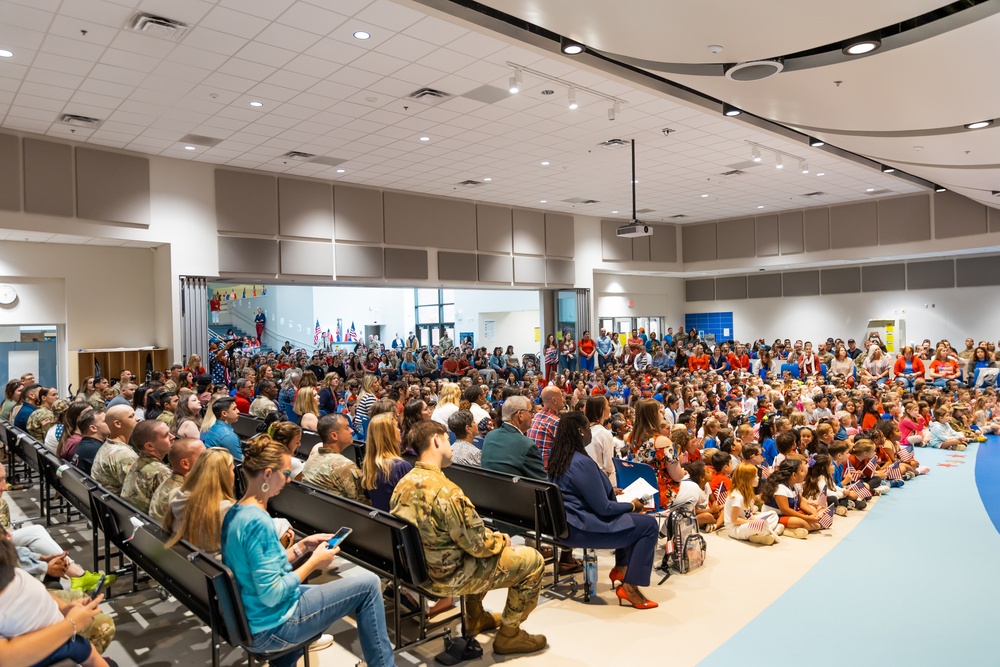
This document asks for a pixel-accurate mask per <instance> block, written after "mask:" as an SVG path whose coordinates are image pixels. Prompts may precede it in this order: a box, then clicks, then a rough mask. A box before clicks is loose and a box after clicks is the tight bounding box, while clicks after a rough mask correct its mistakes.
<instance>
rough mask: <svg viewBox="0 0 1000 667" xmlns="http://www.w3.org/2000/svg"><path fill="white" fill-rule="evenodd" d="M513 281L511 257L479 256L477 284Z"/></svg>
mask: <svg viewBox="0 0 1000 667" xmlns="http://www.w3.org/2000/svg"><path fill="white" fill-rule="evenodd" d="M513 281H514V262H513V259H512V258H511V257H503V256H499V255H479V282H481V283H511V282H513Z"/></svg>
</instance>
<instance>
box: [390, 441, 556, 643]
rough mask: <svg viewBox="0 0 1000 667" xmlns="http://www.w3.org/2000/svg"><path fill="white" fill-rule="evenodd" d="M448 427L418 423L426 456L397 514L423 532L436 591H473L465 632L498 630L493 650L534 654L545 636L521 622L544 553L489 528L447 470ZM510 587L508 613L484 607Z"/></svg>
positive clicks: (401, 487)
mask: <svg viewBox="0 0 1000 667" xmlns="http://www.w3.org/2000/svg"><path fill="white" fill-rule="evenodd" d="M447 433H448V432H447V430H445V428H444V426H442V425H441V424H439V423H437V422H434V421H424V422H419V423H417V424H415V425H414V426H413V427H412V429H411V432H410V433H408V434H407V440H408V441H409V444H410V446H411V447H413V448H414V449H415V450H416V451H417V454H418V456H419V460H418V461H417V463H416V466H415V467H414V469H413V470H411V471H410V472H409V473H407V474H406V476H405V477H403V479H401V480H400V481H399V483H398V484H397V485H396V489H395V490H394V491H393V494H392V500H391V501H390V502H391V510H392V514H394V515H395V516H397V517H399V518H400V519H403V520H404V521H406V522H407V523H410V524H413V525H414V526H416V527H417V529H418V530H419V532H420V537H421V540H422V542H423V546H424V555H425V558H426V560H427V571H428V575H429V576H430V580H431V583H430V584H429V585H428V586H427V588H428V590H430V591H431V592H433V593H434V594H436V595H440V596H442V597H443V596H448V595H463V596H465V599H464V602H465V612H466V618H465V619H464V623H463V625H464V629H465V634H466V635H467V636H470V637H474V636H475V635H477V634H479V633H480V632H483V631H485V630H491V629H493V628H498V631H497V635H496V638H495V639H494V640H493V652H494V653H498V654H501V655H504V654H515V653H532V652H534V651H539V650H541V649H543V648H545V644H546V639H545V637H544V635H530V634H528V633H527V632H525V631H524V630H522V629H521V623H522V622H523V621H524V619H525V618H527V617H528V614H530V613H531V611H532V610H533V609H534V608H535V605H537V604H538V593H539V590H540V589H541V586H542V570H543V568H544V566H545V562H544V560H543V559H542V555H541V554H540V553H538V552H537V551H535V550H534V549H532V548H530V547H517V546H511V544H510V537H509V536H507V535H505V534H503V533H498V532H494V531H492V530H488V529H487V528H486V527H485V526H484V525H483V520H482V519H481V518H480V517H479V515H478V514H477V513H476V508H475V507H474V506H473V505H472V502H471V501H470V500H469V499H468V498H467V497H466V496H465V494H464V493H462V489H460V488H459V487H458V486H457V485H456V484H454V483H453V482H451V481H449V480H448V478H447V477H445V476H444V473H443V472H441V469H442V468H445V467H447V466H448V465H449V464H450V463H451V445H450V444H449V443H448V435H447ZM496 588H507V589H508V591H507V605H506V606H505V607H504V610H503V614H502V615H500V614H488V613H486V612H485V611H484V610H483V596H484V595H485V594H486V593H487V592H488V591H491V590H493V589H496Z"/></svg>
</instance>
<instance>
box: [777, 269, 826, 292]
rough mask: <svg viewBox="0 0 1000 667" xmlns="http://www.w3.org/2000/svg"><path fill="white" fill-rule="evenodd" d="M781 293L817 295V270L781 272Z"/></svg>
mask: <svg viewBox="0 0 1000 667" xmlns="http://www.w3.org/2000/svg"><path fill="white" fill-rule="evenodd" d="M781 293H782V294H783V295H784V296H817V295H819V271H795V272H792V273H782V274H781Z"/></svg>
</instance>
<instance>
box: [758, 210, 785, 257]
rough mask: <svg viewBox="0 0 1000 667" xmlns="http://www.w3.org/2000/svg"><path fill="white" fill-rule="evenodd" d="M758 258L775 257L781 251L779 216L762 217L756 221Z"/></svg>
mask: <svg viewBox="0 0 1000 667" xmlns="http://www.w3.org/2000/svg"><path fill="white" fill-rule="evenodd" d="M755 222H756V229H757V234H756V236H757V256H758V257H774V256H775V255H777V254H778V251H779V250H780V247H779V244H778V216H776V215H762V216H760V217H759V218H757V219H756V221H755Z"/></svg>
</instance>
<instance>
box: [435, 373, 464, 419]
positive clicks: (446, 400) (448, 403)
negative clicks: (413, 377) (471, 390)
mask: <svg viewBox="0 0 1000 667" xmlns="http://www.w3.org/2000/svg"><path fill="white" fill-rule="evenodd" d="M461 395H462V390H461V389H460V388H459V386H458V385H457V384H455V383H454V382H445V383H444V385H443V386H442V387H441V391H440V392H439V393H438V402H437V405H436V406H435V407H434V411H433V412H431V419H433V420H434V421H436V422H437V423H438V424H441V425H442V426H447V425H448V419H449V418H450V417H451V416H452V415H453V414H455V413H456V412H458V401H459V398H460V397H461Z"/></svg>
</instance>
